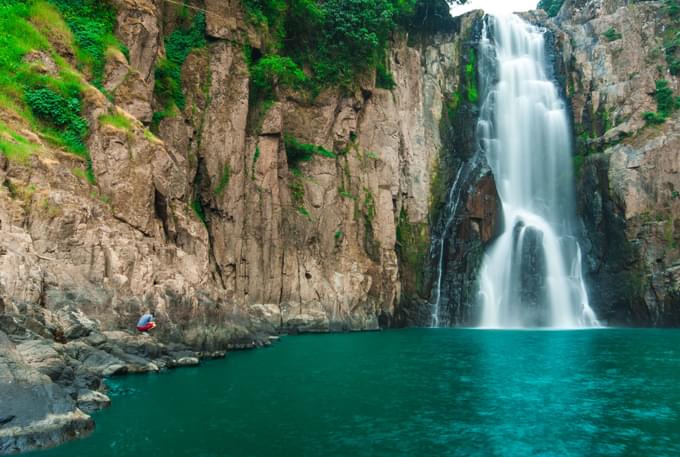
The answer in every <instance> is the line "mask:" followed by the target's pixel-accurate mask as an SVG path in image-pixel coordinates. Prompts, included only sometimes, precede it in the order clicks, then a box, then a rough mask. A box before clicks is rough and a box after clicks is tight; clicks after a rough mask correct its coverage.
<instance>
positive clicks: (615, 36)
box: [602, 27, 623, 41]
mask: <svg viewBox="0 0 680 457" xmlns="http://www.w3.org/2000/svg"><path fill="white" fill-rule="evenodd" d="M602 35H603V36H604V37H605V38H606V39H607V41H616V40H620V39H621V38H622V37H623V35H621V34H620V33H619V32H617V31H616V29H615V28H614V27H609V29H607V31H606V32H604V33H603V34H602Z"/></svg>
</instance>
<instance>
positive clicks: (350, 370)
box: [35, 329, 680, 457]
mask: <svg viewBox="0 0 680 457" xmlns="http://www.w3.org/2000/svg"><path fill="white" fill-rule="evenodd" d="M110 385H111V388H112V392H111V394H112V397H113V406H112V407H111V408H110V409H108V410H105V411H102V412H100V413H97V414H96V421H97V430H96V431H95V432H94V434H93V435H92V436H91V437H89V438H87V439H84V440H80V441H75V442H71V443H68V444H66V445H64V446H61V447H59V448H56V449H52V450H48V451H44V452H39V453H36V454H35V456H36V457H49V456H69V457H73V456H97V457H108V456H133V455H135V456H137V455H144V456H167V457H170V456H187V457H188V456H191V457H208V456H235V457H247V456H343V457H345V456H347V457H349V456H492V455H498V456H534V455H535V456H596V455H602V456H678V455H680V331H677V330H614V329H610V330H582V331H480V330H461V329H458V330H452V329H433V330H429V329H413V330H398V331H385V332H379V333H353V334H335V335H310V336H298V337H286V338H283V339H282V341H281V342H279V343H278V344H276V345H275V346H274V347H272V348H268V349H261V350H256V351H250V352H240V353H233V354H230V355H229V357H228V358H227V359H225V360H220V361H213V362H209V363H204V364H203V366H201V367H198V368H185V369H179V370H174V371H170V372H167V373H164V374H161V375H138V376H128V377H123V378H115V379H112V380H111V381H110Z"/></svg>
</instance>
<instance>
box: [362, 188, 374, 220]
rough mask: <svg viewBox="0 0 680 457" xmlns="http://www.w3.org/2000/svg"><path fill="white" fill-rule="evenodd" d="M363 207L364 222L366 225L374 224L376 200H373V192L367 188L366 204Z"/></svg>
mask: <svg viewBox="0 0 680 457" xmlns="http://www.w3.org/2000/svg"><path fill="white" fill-rule="evenodd" d="M362 207H363V214H364V220H365V221H366V223H368V224H372V223H373V220H374V219H375V214H376V210H375V198H373V193H372V192H371V189H369V188H367V187H364V203H363V205H362Z"/></svg>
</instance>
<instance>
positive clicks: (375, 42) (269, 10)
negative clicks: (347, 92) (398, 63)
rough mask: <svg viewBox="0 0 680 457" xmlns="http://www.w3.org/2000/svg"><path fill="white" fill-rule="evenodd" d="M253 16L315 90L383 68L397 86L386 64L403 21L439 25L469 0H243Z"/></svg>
mask: <svg viewBox="0 0 680 457" xmlns="http://www.w3.org/2000/svg"><path fill="white" fill-rule="evenodd" d="M242 1H243V4H244V6H245V9H246V12H247V13H248V17H249V18H250V20H251V22H253V23H254V24H256V25H257V26H259V27H260V28H261V29H262V30H263V31H265V35H267V36H268V39H267V40H265V41H266V44H265V46H264V48H265V52H266V53H267V54H279V55H282V56H286V57H289V58H290V59H292V60H293V61H294V62H295V63H296V64H297V65H298V66H299V67H300V68H305V69H306V71H308V81H307V84H306V87H307V88H308V89H310V91H311V92H312V93H317V92H318V91H319V90H320V89H321V88H323V87H327V86H332V85H340V86H343V87H347V88H351V87H352V86H354V85H355V84H356V81H357V79H358V76H359V75H360V74H364V73H366V72H367V71H369V70H371V69H374V68H377V70H378V71H377V76H376V78H377V81H376V82H377V84H378V85H379V86H380V87H384V88H392V87H393V86H394V81H393V78H392V76H391V75H390V74H389V70H388V68H387V66H386V65H385V61H386V48H387V41H388V39H389V36H390V34H391V33H392V32H394V31H395V30H396V29H397V28H398V27H404V28H407V29H416V28H418V29H424V28H428V27H432V28H434V29H437V28H438V27H441V26H442V24H447V25H450V24H452V23H453V18H451V16H450V14H449V13H448V9H449V5H450V4H452V3H465V2H466V1H467V0H325V1H315V0H290V1H287V2H286V1H283V0H242Z"/></svg>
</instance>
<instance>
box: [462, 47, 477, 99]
mask: <svg viewBox="0 0 680 457" xmlns="http://www.w3.org/2000/svg"><path fill="white" fill-rule="evenodd" d="M476 60H477V59H476V54H475V50H474V49H473V48H470V52H469V54H468V63H467V64H465V89H466V90H467V98H468V101H469V102H470V103H477V100H478V99H479V93H478V92H477V66H476Z"/></svg>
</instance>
